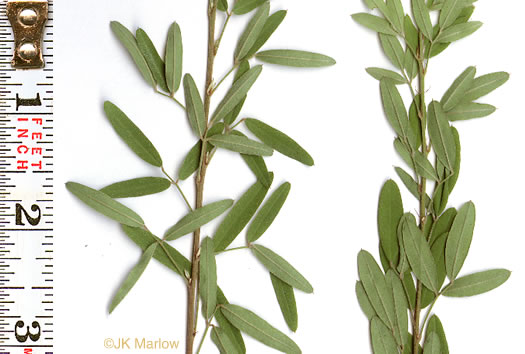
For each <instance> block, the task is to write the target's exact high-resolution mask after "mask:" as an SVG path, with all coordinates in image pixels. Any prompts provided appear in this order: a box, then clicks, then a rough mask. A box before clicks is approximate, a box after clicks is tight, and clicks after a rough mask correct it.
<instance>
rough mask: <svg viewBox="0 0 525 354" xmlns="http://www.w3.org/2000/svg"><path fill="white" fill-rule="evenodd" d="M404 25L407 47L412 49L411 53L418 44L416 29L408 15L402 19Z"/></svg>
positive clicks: (414, 51) (415, 51)
mask: <svg viewBox="0 0 525 354" xmlns="http://www.w3.org/2000/svg"><path fill="white" fill-rule="evenodd" d="M404 23H405V24H404V26H405V39H406V43H407V46H408V48H409V49H410V50H411V51H412V53H417V47H418V44H419V39H418V34H417V29H416V27H415V26H414V23H413V22H412V18H411V17H410V16H409V15H405V20H404Z"/></svg>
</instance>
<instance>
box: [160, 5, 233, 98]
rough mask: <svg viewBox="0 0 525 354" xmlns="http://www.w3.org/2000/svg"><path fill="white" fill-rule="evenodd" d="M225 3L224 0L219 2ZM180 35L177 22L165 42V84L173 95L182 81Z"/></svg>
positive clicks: (171, 27)
mask: <svg viewBox="0 0 525 354" xmlns="http://www.w3.org/2000/svg"><path fill="white" fill-rule="evenodd" d="M222 1H225V0H221V2H222ZM182 52H183V51H182V35H181V33H180V27H179V25H178V24H177V22H173V24H172V25H171V26H170V29H169V31H168V39H167V41H166V53H165V55H164V61H165V65H166V82H167V84H168V88H169V92H170V93H171V94H174V93H175V92H177V90H178V89H179V87H180V81H181V79H182Z"/></svg>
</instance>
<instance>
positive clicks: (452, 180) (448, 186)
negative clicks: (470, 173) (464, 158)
mask: <svg viewBox="0 0 525 354" xmlns="http://www.w3.org/2000/svg"><path fill="white" fill-rule="evenodd" d="M452 135H453V136H454V143H455V144H456V164H455V165H454V172H453V173H452V175H450V177H449V179H448V180H447V181H446V182H445V191H446V193H448V194H450V193H452V190H453V189H454V187H455V186H456V183H457V181H458V178H459V172H460V169H461V142H460V140H459V132H458V130H457V129H456V128H455V127H452Z"/></svg>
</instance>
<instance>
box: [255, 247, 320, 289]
mask: <svg viewBox="0 0 525 354" xmlns="http://www.w3.org/2000/svg"><path fill="white" fill-rule="evenodd" d="M251 249H252V252H253V254H254V255H255V257H257V259H258V260H259V261H260V262H261V263H262V264H263V265H264V266H265V267H266V269H268V271H270V273H272V274H273V275H275V276H276V277H278V278H279V279H281V280H282V281H284V282H285V283H287V284H289V285H291V286H292V287H294V288H296V289H298V290H301V291H304V292H305V293H308V294H310V293H312V292H313V291H314V289H313V288H312V285H311V284H310V283H309V282H308V280H306V278H305V277H303V276H302V275H301V273H299V272H298V271H297V270H296V269H295V268H294V267H293V266H292V265H291V264H290V263H288V262H287V261H286V260H285V259H284V258H282V257H281V256H279V255H278V254H276V253H275V252H273V251H272V250H270V249H268V248H266V247H264V246H261V245H252V246H251Z"/></svg>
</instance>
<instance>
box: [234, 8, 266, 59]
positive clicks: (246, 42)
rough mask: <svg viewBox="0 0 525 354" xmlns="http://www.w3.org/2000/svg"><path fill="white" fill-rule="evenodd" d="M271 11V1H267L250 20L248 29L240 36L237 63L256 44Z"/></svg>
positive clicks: (236, 51) (235, 55)
mask: <svg viewBox="0 0 525 354" xmlns="http://www.w3.org/2000/svg"><path fill="white" fill-rule="evenodd" d="M269 12H270V3H269V2H265V3H264V4H263V5H262V6H261V7H259V9H258V10H257V12H256V13H255V15H253V17H252V19H251V20H250V22H248V25H247V26H246V29H245V30H244V32H243V33H242V35H241V37H240V38H239V42H238V43H237V48H235V53H234V58H235V62H236V63H238V62H240V61H241V60H243V59H244V58H245V57H246V56H247V54H248V53H249V51H250V49H251V48H252V47H253V45H254V44H255V41H256V40H257V38H258V37H259V34H260V33H261V31H262V29H263V27H264V24H265V23H266V20H267V19H268V15H269Z"/></svg>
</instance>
